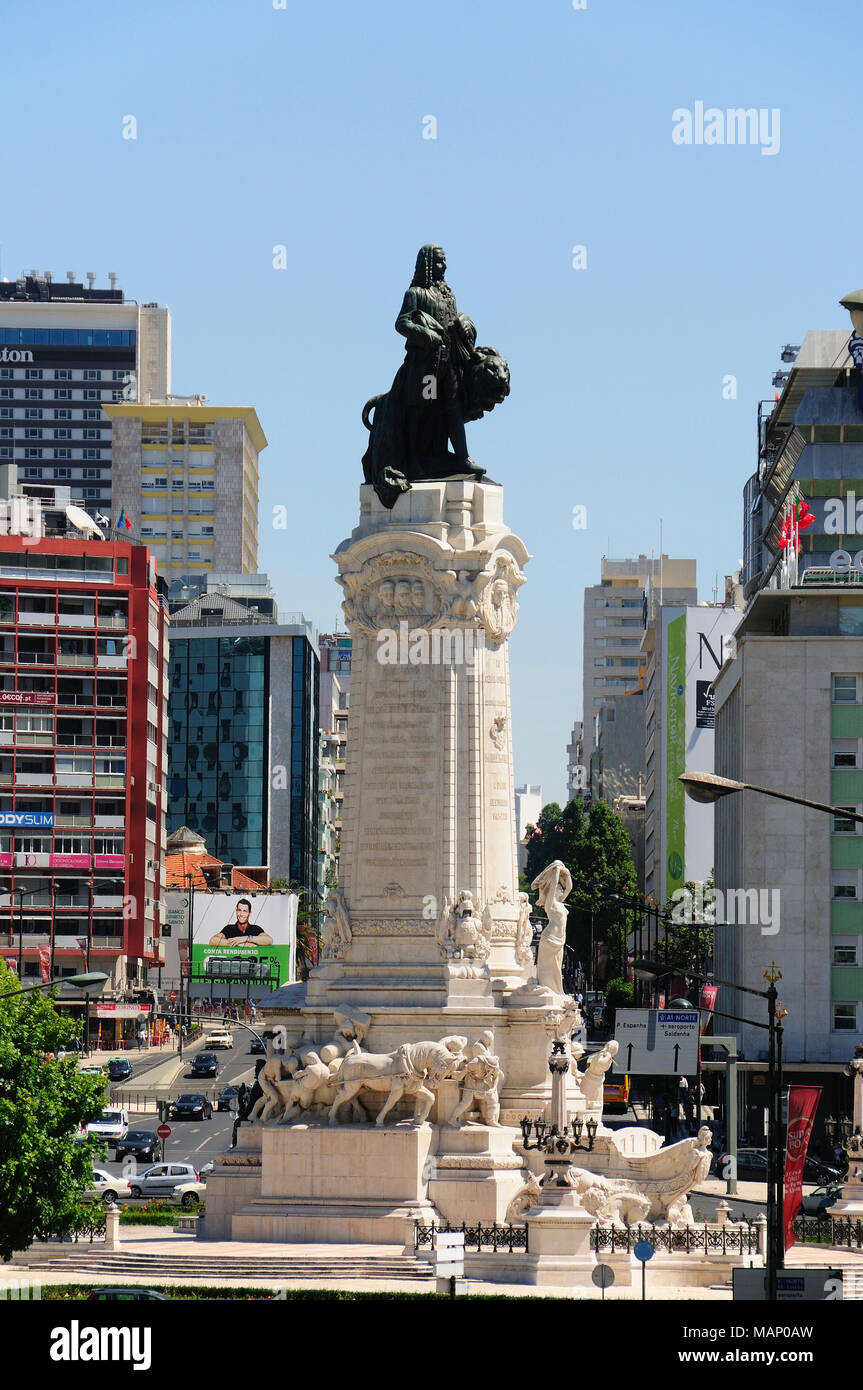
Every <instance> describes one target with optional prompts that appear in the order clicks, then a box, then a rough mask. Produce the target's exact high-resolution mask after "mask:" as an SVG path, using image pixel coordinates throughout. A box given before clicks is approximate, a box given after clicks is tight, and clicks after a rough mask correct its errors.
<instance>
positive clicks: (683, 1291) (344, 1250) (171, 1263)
mask: <svg viewBox="0 0 863 1390" xmlns="http://www.w3.org/2000/svg"><path fill="white" fill-rule="evenodd" d="M120 1234H121V1242H122V1246H121V1250H122V1254H124V1255H128V1256H133V1257H135V1259H136V1260H138V1259H140V1257H149V1258H145V1259H144V1261H143V1263H142V1264H141V1265H139V1266H138V1268H137V1269H136V1270H135V1272H133V1273H119V1272H117V1271H116V1270H111V1269H108V1268H102V1269H98V1268H92V1267H91V1263H95V1264H98V1263H100V1243H99V1242H96V1243H94V1244H93V1245H92V1246H90V1245H79V1246H72V1245H60V1244H58V1245H52V1246H51V1247H50V1248H49V1249H47V1250H46V1248H45V1247H42V1248H41V1250H40V1251H39V1252H37V1251H36V1250H35V1249H34V1250H31V1251H29V1252H25V1253H24V1254H23V1255H18V1256H16V1257H15V1260H14V1262H13V1263H12V1264H10V1265H5V1266H0V1289H2V1288H14V1287H16V1286H20V1285H21V1283H22V1281H26V1282H28V1283H31V1282H32V1283H33V1284H43V1285H44V1284H65V1283H84V1284H88V1285H89V1284H112V1285H113V1284H124V1283H130V1284H139V1285H140V1284H144V1285H150V1284H191V1285H197V1286H200V1287H207V1286H211V1287H226V1286H231V1285H237V1286H242V1287H252V1288H290V1289H350V1290H355V1291H357V1292H375V1291H378V1292H383V1291H386V1292H390V1291H391V1292H401V1293H430V1292H433V1291H434V1285H433V1283H432V1282H431V1280H429V1279H428V1278H411V1277H400V1278H398V1279H393V1278H387V1277H374V1276H371V1277H360V1278H354V1277H345V1276H344V1275H342V1277H339V1274H338V1270H339V1266H340V1264H341V1265H344V1266H347V1265H350V1264H355V1263H357V1262H362V1261H366V1260H375V1259H377V1260H380V1261H392V1260H396V1261H398V1259H399V1257H400V1256H401V1255H402V1253H403V1252H402V1248H401V1247H400V1246H394V1245H276V1244H272V1245H271V1244H257V1243H255V1242H243V1241H198V1240H197V1239H196V1237H195V1235H194V1234H190V1233H188V1232H185V1231H179V1232H178V1231H174V1230H171V1229H168V1228H165V1227H155V1228H154V1227H134V1226H124V1227H121V1230H120ZM43 1251H44V1252H45V1253H44V1255H43V1254H42V1252H43ZM39 1258H52V1259H53V1258H60V1259H62V1261H63V1265H64V1267H63V1268H57V1267H56V1266H55V1267H54V1268H53V1269H39V1268H38V1267H33V1262H34V1261H35V1260H38V1259H39ZM178 1258H179V1259H181V1260H182V1262H183V1264H185V1262H186V1261H188V1273H186V1272H185V1269H183V1270H182V1272H178ZM105 1259H106V1260H108V1259H110V1257H109V1256H108V1254H107V1252H105ZM307 1260H308V1261H314V1262H315V1263H318V1264H320V1262H322V1261H326V1262H327V1263H328V1264H329V1265H330V1266H331V1268H332V1277H326V1276H325V1277H322V1278H302V1277H299V1276H298V1277H294V1276H293V1275H290V1274H288V1275H287V1277H286V1275H285V1273H284V1264H285V1262H290V1263H299V1262H301V1261H307ZM163 1261H164V1265H163V1270H162V1272H161V1273H160V1263H161V1262H163ZM270 1261H271V1262H272V1264H273V1270H274V1273H273V1275H271V1276H268V1274H267V1272H266V1270H264V1271H263V1272H260V1270H259V1268H258V1267H259V1266H260V1265H261V1264H262V1263H267V1262H270ZM151 1262H152V1263H151ZM202 1262H206V1263H207V1264H210V1262H212V1263H213V1265H214V1266H219V1268H220V1273H219V1274H218V1275H215V1274H214V1273H211V1272H202V1270H201V1264H202ZM249 1262H252V1263H253V1264H254V1266H255V1273H254V1274H250V1273H248V1272H245V1270H244V1266H245V1267H246V1269H248V1266H249ZM28 1266H29V1268H28ZM148 1266H151V1267H149V1268H148ZM232 1266H234V1267H235V1268H236V1271H237V1272H236V1273H232V1272H231V1267H232ZM280 1266H281V1268H280ZM168 1267H170V1272H168ZM786 1267H787V1268H801V1267H810V1268H821V1267H838V1268H840V1269H843V1270H848V1271H849V1272H851V1271H854V1272H858V1273H860V1274H863V1251H857V1250H840V1249H835V1248H832V1247H828V1246H811V1245H807V1246H800V1245H796V1246H794V1247H792V1249H791V1250H789V1252H788V1254H787V1256H786ZM466 1283H467V1291H468V1292H470V1293H477V1294H478V1293H487V1294H500V1295H504V1296H507V1297H529V1298H572V1299H594V1298H600V1297H601V1291H600V1290H599V1289H594V1288H592V1287H591V1288H580V1289H572V1288H568V1287H561V1288H557V1287H547V1288H541V1289H538V1288H536V1287H535V1286H533V1285H529V1284H497V1283H494V1284H492V1283H488V1282H486V1281H480V1280H473V1279H468V1280H467V1281H466ZM646 1292H647V1298H648V1300H652V1301H658V1302H669V1301H674V1302H681V1301H683V1302H686V1301H697V1302H705V1301H707V1302H728V1301H730V1300H731V1278H730V1271H724V1270H722V1269H717V1278H716V1283H715V1284H713V1285H711V1286H710V1287H707V1288H691V1287H686V1286H680V1287H669V1286H667V1285H664V1286H659V1287H656V1288H655V1289H652V1288H651V1278H650V1266H649V1265H648V1267H647V1280H646ZM605 1296H606V1298H607V1299H609V1300H613V1299H640V1298H641V1272H640V1268H638V1267H637V1266H636V1267H635V1269H634V1273H633V1284H632V1287H630V1288H614V1287H612V1288H611V1289H609V1290H607V1291H606V1295H605Z"/></svg>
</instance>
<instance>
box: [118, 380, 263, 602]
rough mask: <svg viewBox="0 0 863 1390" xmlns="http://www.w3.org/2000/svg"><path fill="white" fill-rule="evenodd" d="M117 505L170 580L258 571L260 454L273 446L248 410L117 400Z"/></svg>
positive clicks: (180, 401) (196, 401)
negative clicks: (179, 576) (177, 576)
mask: <svg viewBox="0 0 863 1390" xmlns="http://www.w3.org/2000/svg"><path fill="white" fill-rule="evenodd" d="M104 409H105V414H106V415H107V416H108V417H109V419H110V420H111V423H112V426H113V430H112V443H113V457H114V465H113V466H114V499H115V506H116V508H119V507H122V508H123V510H124V512H125V515H126V517H127V518H128V521H129V523H130V527H131V533H132V535H134V536H136V537H137V536H140V537H141V539H142V540H144V541H145V542H146V544H147V545H148V546H149V547H150V549H151V550H152V552H153V554H154V555H155V556H156V558H157V560H158V561H159V564H160V566H161V569H162V572H163V573H164V574H166V575H168V576H169V577H172V576H173V573H174V572H175V571H180V572H182V573H184V574H188V573H194V572H198V571H206V570H220V571H232V572H236V573H239V574H254V573H255V572H256V571H257V568H258V455H259V454H260V452H261V450H262V449H265V448H266V445H267V441H266V438H265V436H264V432H263V430H262V429H261V426H260V423H259V421H258V417H257V415H256V414H255V412H254V410H252V409H251V407H236V406H212V405H208V404H206V403H205V402H204V399H203V398H202V397H200V396H193V397H189V398H181V397H173V398H171V399H170V400H161V401H156V400H155V399H152V400H151V401H150V402H149V403H147V404H143V405H142V404H137V403H135V402H127V401H115V402H113V403H111V404H108V405H106V406H105V408H104Z"/></svg>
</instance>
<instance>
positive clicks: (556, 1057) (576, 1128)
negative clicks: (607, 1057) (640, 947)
mask: <svg viewBox="0 0 863 1390" xmlns="http://www.w3.org/2000/svg"><path fill="white" fill-rule="evenodd" d="M576 1016H577V1015H576V1011H575V1010H574V1009H572V1008H568V1009H567V1008H563V1009H560V1010H555V1011H554V1012H553V1013H550V1014H548V1015H546V1026H547V1027H548V1030H549V1032H550V1033H551V1035H552V1043H551V1052H550V1053H549V1057H548V1069H549V1071H550V1072H551V1104H550V1106H549V1118H548V1120H544V1119H536V1120H532V1119H530V1118H529V1117H528V1116H527V1115H525V1116H524V1118H523V1119H522V1120H521V1122H520V1123H521V1133H522V1138H523V1139H524V1147H525V1149H539V1150H541V1151H542V1152H543V1153H544V1154H545V1166H546V1169H547V1173H546V1176H545V1178H544V1180H543V1186H544V1187H547V1186H552V1187H569V1186H570V1183H569V1180H568V1176H567V1173H568V1170H569V1168H570V1167H571V1166H572V1160H573V1157H574V1156H575V1154H576V1152H577V1151H578V1150H579V1149H580V1150H582V1151H583V1152H585V1153H589V1152H590V1150H591V1149H592V1148H593V1141H594V1139H595V1138H596V1131H597V1129H598V1125H597V1122H596V1120H595V1119H594V1118H593V1116H590V1117H589V1118H588V1119H587V1120H586V1121H585V1120H582V1119H581V1118H580V1117H579V1116H575V1115H573V1117H572V1119H571V1121H570V1119H569V1116H568V1115H567V1103H566V1079H567V1076H568V1075H569V1073H570V1071H571V1069H572V1061H573V1058H572V1053H571V1051H570V1047H569V1039H570V1034H571V1033H572V1030H573V1028H574V1027H575V1020H576ZM531 1135H535V1136H536V1137H535V1140H534V1141H533V1142H531ZM585 1135H586V1136H587V1143H586V1144H585V1143H582V1139H583V1137H584V1136H585Z"/></svg>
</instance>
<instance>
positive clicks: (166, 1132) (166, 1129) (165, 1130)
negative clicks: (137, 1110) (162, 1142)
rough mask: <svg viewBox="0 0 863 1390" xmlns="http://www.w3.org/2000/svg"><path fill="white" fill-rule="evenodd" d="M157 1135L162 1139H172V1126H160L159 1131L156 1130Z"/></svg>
mask: <svg viewBox="0 0 863 1390" xmlns="http://www.w3.org/2000/svg"><path fill="white" fill-rule="evenodd" d="M156 1133H157V1134H158V1136H159V1138H160V1139H168V1138H169V1137H170V1134H171V1126H170V1125H165V1124H161V1125H159V1127H158V1129H157V1130H156Z"/></svg>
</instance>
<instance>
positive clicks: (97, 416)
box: [81, 410, 102, 420]
mask: <svg viewBox="0 0 863 1390" xmlns="http://www.w3.org/2000/svg"><path fill="white" fill-rule="evenodd" d="M101 418H102V412H101V410H82V411H81V419H82V420H101Z"/></svg>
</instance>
